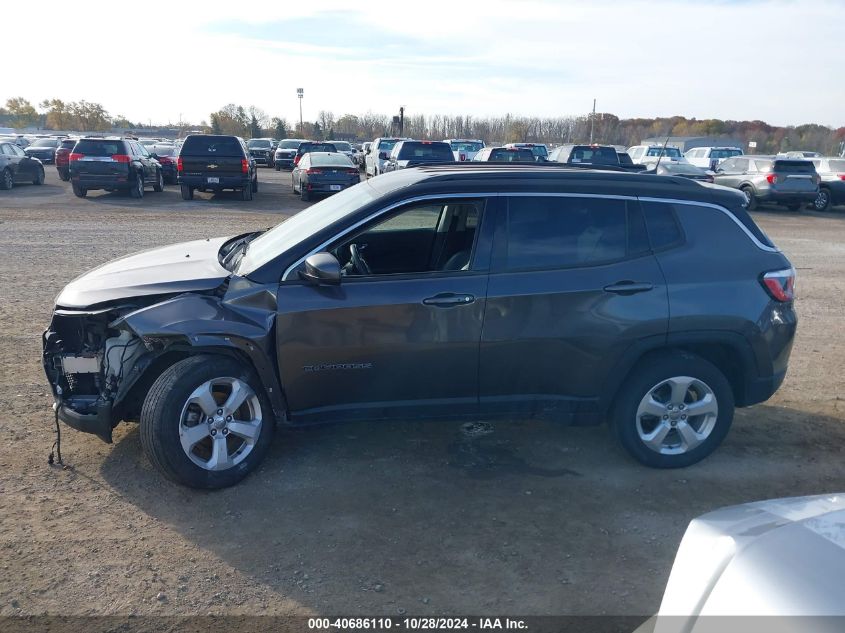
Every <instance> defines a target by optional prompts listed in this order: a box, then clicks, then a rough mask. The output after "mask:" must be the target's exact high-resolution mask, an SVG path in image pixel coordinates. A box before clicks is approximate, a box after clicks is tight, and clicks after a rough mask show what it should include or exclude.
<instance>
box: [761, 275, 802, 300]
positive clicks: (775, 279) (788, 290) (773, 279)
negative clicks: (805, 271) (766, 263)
mask: <svg viewBox="0 0 845 633" xmlns="http://www.w3.org/2000/svg"><path fill="white" fill-rule="evenodd" d="M760 282H761V283H762V284H763V287H764V288H765V289H766V292H768V293H769V294H770V295H771V297H772V299H774V300H775V301H781V302H784V303H785V302H787V301H792V300H793V299H794V298H795V269H794V268H786V269H784V270H776V271H774V272H770V273H766V274H765V275H763V277H762V279H760Z"/></svg>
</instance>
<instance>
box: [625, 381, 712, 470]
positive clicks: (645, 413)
mask: <svg viewBox="0 0 845 633" xmlns="http://www.w3.org/2000/svg"><path fill="white" fill-rule="evenodd" d="M718 417H719V403H718V402H717V401H716V395H715V394H714V393H713V390H712V389H711V388H710V387H709V386H708V385H707V384H706V383H705V382H704V381H702V380H699V379H698V378H692V377H690V376H674V377H672V378H667V379H666V380H663V381H661V382H659V383H657V384H656V385H654V387H652V388H651V389H649V390H648V392H646V394H645V396H643V399H642V400H640V406H639V407H637V420H636V424H637V434H638V435H639V437H640V439H641V440H642V441H643V443H644V444H645V445H646V446H648V447H649V448H650V449H651V450H653V451H654V452H656V453H660V454H662V455H681V454H683V453H688V452H689V451H691V450H693V449H694V448H696V447H697V446H699V445H700V444H701V443H702V442H704V441H705V440H706V439H707V438H708V437H709V436H710V433H712V432H713V428H714V427H715V426H716V420H717V419H718Z"/></svg>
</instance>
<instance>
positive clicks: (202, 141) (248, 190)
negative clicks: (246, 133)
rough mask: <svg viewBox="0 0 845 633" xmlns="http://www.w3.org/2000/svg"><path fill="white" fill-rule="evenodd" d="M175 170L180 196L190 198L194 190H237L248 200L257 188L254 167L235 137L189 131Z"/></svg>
mask: <svg viewBox="0 0 845 633" xmlns="http://www.w3.org/2000/svg"><path fill="white" fill-rule="evenodd" d="M176 171H177V173H178V180H179V185H180V186H181V188H182V199H183V200H193V198H194V190H196V189H198V190H199V191H223V190H224V189H231V190H233V191H240V192H241V195H242V196H243V199H244V200H252V195H253V194H254V193H256V192H257V191H258V170H257V168H256V166H255V159H254V158H252V157H251V156H250V155H249V151H248V150H247V148H246V144H244V141H243V139H242V138H240V137H237V136H225V135H219V134H191V135H190V136H187V137H185V142H184V143H182V147H181V149H180V150H179V157H178V158H177V159H176Z"/></svg>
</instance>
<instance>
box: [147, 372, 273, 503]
mask: <svg viewBox="0 0 845 633" xmlns="http://www.w3.org/2000/svg"><path fill="white" fill-rule="evenodd" d="M274 426H275V419H274V416H273V411H272V408H271V406H270V403H269V401H268V399H267V396H266V394H265V393H264V390H263V388H262V387H261V384H260V382H259V380H258V378H257V377H256V376H255V374H254V373H253V372H252V371H250V370H249V369H248V368H247V367H245V366H244V365H242V364H241V363H239V362H237V361H236V360H234V359H232V358H226V357H221V356H208V355H200V356H191V357H189V358H186V359H184V360H181V361H179V362H178V363H176V364H174V365H171V366H170V367H169V368H168V369H166V370H165V371H164V372H163V373H162V374H161V376H159V377H158V379H157V380H156V381H155V382H154V383H153V385H152V387H150V390H149V392H148V393H147V397H146V398H145V400H144V405H143V408H142V410H141V421H140V435H141V447H142V448H143V450H144V454H145V455H146V456H147V458H148V459H149V460H150V462H151V463H152V464H153V466H155V467H156V469H158V470H159V471H160V472H161V473H162V474H163V475H164V476H165V477H167V478H168V479H170V480H171V481H175V482H176V483H179V484H182V485H184V486H189V487H191V488H206V489H216V488H225V487H227V486H232V485H234V484H236V483H238V482H239V481H241V480H242V479H243V478H244V477H246V476H247V475H248V474H249V473H250V472H252V470H254V469H255V467H256V466H257V465H258V464H259V463H260V462H261V461H262V460H263V459H264V457H265V455H266V454H267V450H268V449H269V447H270V444H271V443H272V438H273V431H274Z"/></svg>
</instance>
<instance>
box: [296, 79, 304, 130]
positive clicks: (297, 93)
mask: <svg viewBox="0 0 845 633" xmlns="http://www.w3.org/2000/svg"><path fill="white" fill-rule="evenodd" d="M304 92H305V91H304V90H303V89H302V88H297V89H296V96H297V97H299V133H300V135H301V134H304V131H303V130H302V127H303V126H302V94H303V93H304Z"/></svg>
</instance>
